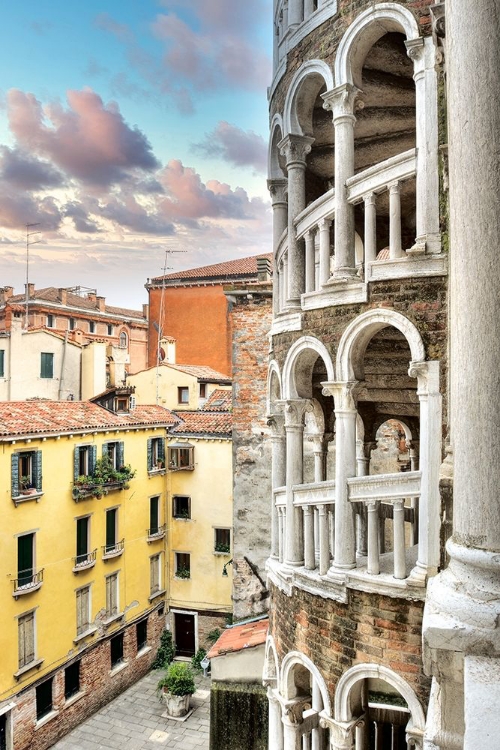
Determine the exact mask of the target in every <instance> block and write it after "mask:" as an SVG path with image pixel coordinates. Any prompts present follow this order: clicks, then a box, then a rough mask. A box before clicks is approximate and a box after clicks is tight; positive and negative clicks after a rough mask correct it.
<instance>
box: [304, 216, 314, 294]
mask: <svg viewBox="0 0 500 750" xmlns="http://www.w3.org/2000/svg"><path fill="white" fill-rule="evenodd" d="M314 234H315V233H314V231H313V230H312V229H311V230H309V232H307V234H306V236H305V242H306V293H310V292H314V287H315V278H314V276H315V257H314V254H315V247H314Z"/></svg>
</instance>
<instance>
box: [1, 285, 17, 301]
mask: <svg viewBox="0 0 500 750" xmlns="http://www.w3.org/2000/svg"><path fill="white" fill-rule="evenodd" d="M13 294H14V287H13V286H4V287H3V288H2V289H0V305H3V304H5V302H7V300H8V299H9V297H12V295H13Z"/></svg>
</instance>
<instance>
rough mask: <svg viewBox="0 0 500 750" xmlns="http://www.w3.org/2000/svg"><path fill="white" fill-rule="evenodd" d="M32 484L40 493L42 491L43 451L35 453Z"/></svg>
mask: <svg viewBox="0 0 500 750" xmlns="http://www.w3.org/2000/svg"><path fill="white" fill-rule="evenodd" d="M32 482H33V484H34V485H35V487H36V489H37V490H38V492H41V491H42V451H34V453H33V477H32Z"/></svg>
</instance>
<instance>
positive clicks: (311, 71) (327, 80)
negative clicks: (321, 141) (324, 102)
mask: <svg viewBox="0 0 500 750" xmlns="http://www.w3.org/2000/svg"><path fill="white" fill-rule="evenodd" d="M306 78H316V79H321V80H318V87H317V88H316V87H314V86H307V87H306V89H307V90H306V95H307V104H308V105H310V111H311V124H310V128H308V129H307V130H312V109H313V106H314V102H315V100H316V96H317V95H318V91H319V89H320V88H321V86H322V85H323V83H324V84H325V86H326V90H327V91H330V90H331V89H332V88H333V86H334V83H333V73H332V70H331V68H329V67H328V65H327V64H326V63H325V62H323V61H322V60H308V61H307V62H305V63H303V65H301V67H300V68H299V69H298V71H297V72H296V73H295V75H294V77H293V78H292V81H291V83H290V86H289V88H288V92H287V96H286V101H285V108H284V114H283V127H284V133H283V135H284V136H287V135H289V134H290V133H294V134H295V135H311V133H310V132H304V131H303V129H302V128H301V126H300V123H299V119H298V116H297V103H298V95H299V93H300V91H301V89H302V84H303V83H304V81H305V79H306Z"/></svg>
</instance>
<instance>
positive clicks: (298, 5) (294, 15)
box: [288, 0, 304, 26]
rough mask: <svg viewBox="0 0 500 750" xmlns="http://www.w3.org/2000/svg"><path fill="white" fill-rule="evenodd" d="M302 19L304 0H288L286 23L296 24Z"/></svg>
mask: <svg viewBox="0 0 500 750" xmlns="http://www.w3.org/2000/svg"><path fill="white" fill-rule="evenodd" d="M303 19H304V0H289V2H288V25H289V26H298V25H299V24H301V23H302V21H303Z"/></svg>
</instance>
